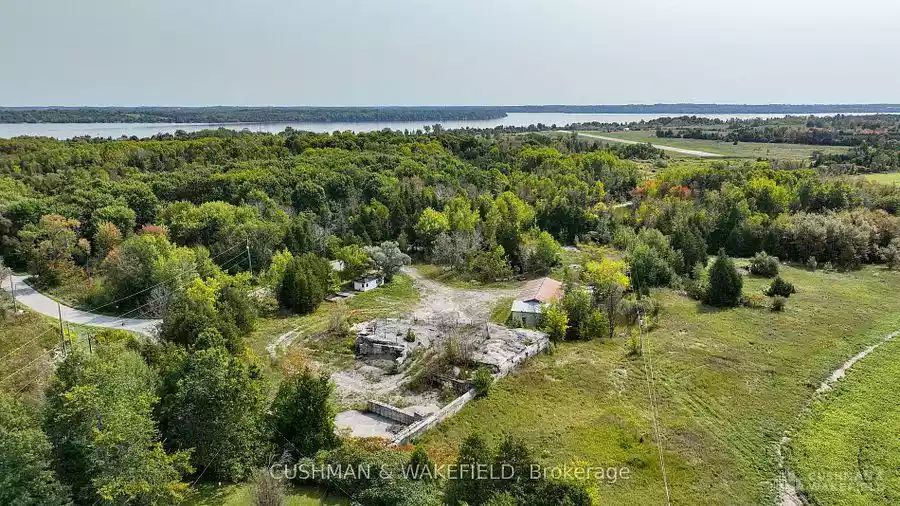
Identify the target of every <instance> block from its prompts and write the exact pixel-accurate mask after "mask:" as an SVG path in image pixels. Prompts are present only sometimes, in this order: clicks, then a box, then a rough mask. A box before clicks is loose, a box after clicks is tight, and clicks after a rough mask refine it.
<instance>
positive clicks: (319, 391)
mask: <svg viewBox="0 0 900 506" xmlns="http://www.w3.org/2000/svg"><path fill="white" fill-rule="evenodd" d="M332 391H333V386H332V384H331V382H330V380H329V378H328V375H326V374H321V375H317V374H315V373H313V372H312V371H311V370H310V369H309V368H304V369H302V370H301V371H298V372H296V373H294V374H292V375H289V376H288V377H286V378H285V379H283V380H282V381H281V385H280V386H279V387H278V393H277V394H276V395H275V400H274V401H273V402H272V408H271V412H272V422H273V425H274V427H275V434H274V436H273V437H274V438H275V444H277V445H279V446H282V447H284V448H286V449H287V450H289V451H291V452H293V453H295V454H296V455H298V456H310V455H313V454H314V453H315V452H317V451H319V450H328V449H331V448H333V447H334V446H336V445H337V444H338V439H337V436H336V435H335V433H334V415H335V412H334V407H333V406H332V400H331V398H330V397H331V394H332Z"/></svg>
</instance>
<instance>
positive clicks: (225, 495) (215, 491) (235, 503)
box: [185, 484, 349, 506]
mask: <svg viewBox="0 0 900 506" xmlns="http://www.w3.org/2000/svg"><path fill="white" fill-rule="evenodd" d="M252 499H253V497H252V493H251V490H250V485H247V484H238V485H223V486H221V487H217V486H215V485H212V484H206V485H201V486H198V487H197V494H196V495H195V496H194V497H193V498H191V500H189V501H187V502H186V503H185V504H187V505H188V506H243V505H245V504H252ZM346 504H349V503H348V501H347V499H346V498H344V497H342V496H337V495H334V494H328V493H326V492H323V491H322V490H320V489H318V488H315V487H293V488H291V489H289V490H288V491H287V494H286V497H285V501H284V506H320V505H321V506H344V505H346Z"/></svg>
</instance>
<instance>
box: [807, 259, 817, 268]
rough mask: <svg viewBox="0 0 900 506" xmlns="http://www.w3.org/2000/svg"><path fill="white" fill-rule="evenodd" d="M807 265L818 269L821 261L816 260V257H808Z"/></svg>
mask: <svg viewBox="0 0 900 506" xmlns="http://www.w3.org/2000/svg"><path fill="white" fill-rule="evenodd" d="M806 267H808V268H810V269H812V270H816V269H817V268H818V267H819V262H818V261H816V257H809V258H807V259H806Z"/></svg>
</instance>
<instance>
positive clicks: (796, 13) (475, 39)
mask: <svg viewBox="0 0 900 506" xmlns="http://www.w3.org/2000/svg"><path fill="white" fill-rule="evenodd" d="M898 58H900V1H897V0H854V1H846V0H843V1H834V0H740V1H731V0H357V1H349V0H320V1H307V0H253V1H249V0H242V1H237V0H153V1H146V0H140V1H139V0H78V1H72V0H0V105H7V106H11V105H215V104H226V105H423V104H457V105H458V104H510V105H512V104H548V103H550V104H598V103H601V104H622V103H656V102H720V103H772V102H790V103H813V102H819V103H821V102H828V103H863V102H894V103H896V102H900V65H898Z"/></svg>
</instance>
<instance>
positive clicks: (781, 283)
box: [766, 276, 797, 297]
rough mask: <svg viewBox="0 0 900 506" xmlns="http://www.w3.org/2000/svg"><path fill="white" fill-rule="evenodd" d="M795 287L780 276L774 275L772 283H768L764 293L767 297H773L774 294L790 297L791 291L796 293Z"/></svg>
mask: <svg viewBox="0 0 900 506" xmlns="http://www.w3.org/2000/svg"><path fill="white" fill-rule="evenodd" d="M796 292H797V289H796V288H794V285H793V284H792V283H791V282H789V281H785V280H784V278H782V277H781V276H775V279H773V280H772V284H771V285H769V288H768V289H767V290H766V295H768V296H769V297H774V296H776V295H780V296H781V297H790V296H791V294H792V293H796Z"/></svg>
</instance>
